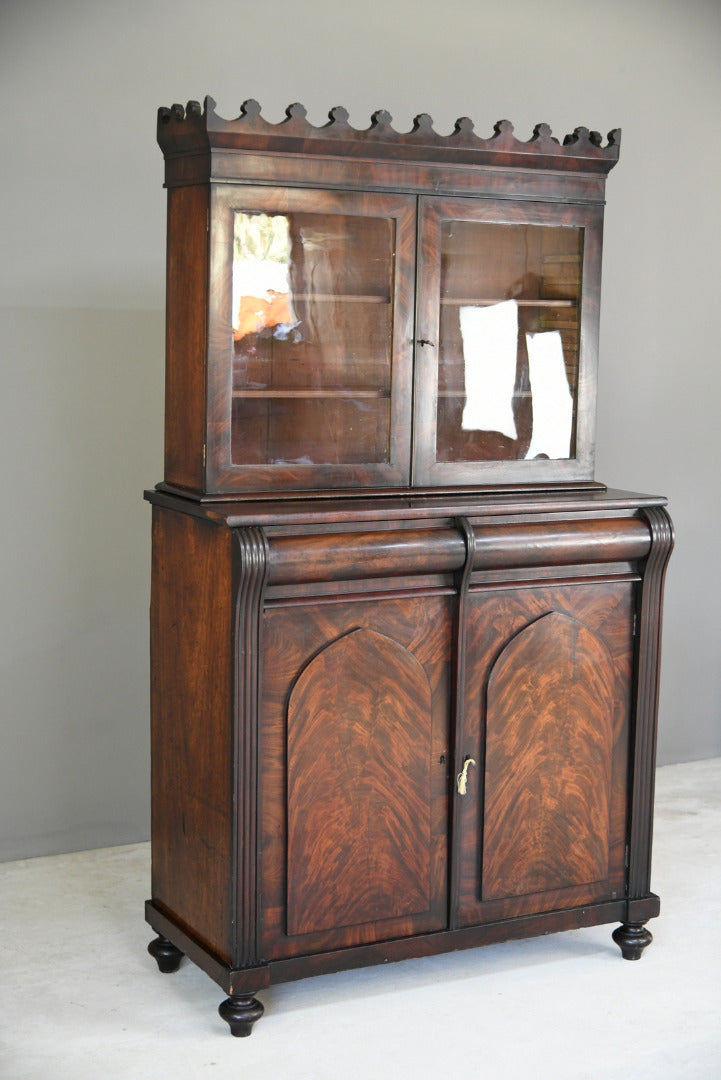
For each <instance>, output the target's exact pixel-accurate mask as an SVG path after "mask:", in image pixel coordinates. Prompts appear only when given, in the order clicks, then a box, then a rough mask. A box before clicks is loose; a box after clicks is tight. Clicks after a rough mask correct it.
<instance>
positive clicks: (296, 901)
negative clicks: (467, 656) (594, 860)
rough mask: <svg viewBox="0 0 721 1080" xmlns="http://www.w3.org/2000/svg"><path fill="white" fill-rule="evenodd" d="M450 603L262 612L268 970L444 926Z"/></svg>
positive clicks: (355, 603) (278, 607) (405, 601)
mask: <svg viewBox="0 0 721 1080" xmlns="http://www.w3.org/2000/svg"><path fill="white" fill-rule="evenodd" d="M453 600H454V598H453V596H452V595H448V594H447V592H443V593H441V592H438V593H433V592H431V591H427V592H425V593H424V594H423V595H413V593H410V594H409V595H404V596H402V597H397V596H396V597H393V598H389V599H379V598H377V597H375V598H373V599H369V598H364V597H362V596H357V597H354V598H348V599H345V600H343V601H340V600H338V599H337V598H331V599H330V600H329V601H327V602H326V601H325V600H321V599H314V600H309V601H308V602H306V603H294V604H289V605H288V606H286V605H284V604H282V603H274V604H273V606H272V607H270V608H268V609H267V610H266V614H265V618H264V626H263V692H262V701H261V714H262V728H261V732H260V743H261V759H260V760H261V763H260V783H261V829H262V836H261V886H262V943H261V954H262V958H263V959H265V960H269V959H272V958H279V957H283V956H298V955H305V954H308V953H310V952H315V951H318V950H327V949H336V948H345V947H347V946H349V945H360V944H365V943H368V942H372V941H381V940H389V939H391V938H395V937H403V936H405V935H409V934H410V935H413V934H419V933H423V932H426V931H429V930H440V929H443V928H444V927H445V926H446V924H447V888H446V885H447V859H448V851H447V843H448V782H449V773H450V767H449V760H450V758H449V737H450V732H449V707H448V702H449V700H450V693H451V691H450V676H451V630H452V610H453ZM333 643H336V644H335V647H334V644H333ZM371 662H372V666H369V664H371ZM396 669H397V670H396ZM334 680H337V681H334ZM324 696H325V698H326V700H325V701H323V700H322V699H323V697H324ZM366 706H367V707H369V708H371V709H375V710H376V715H377V717H378V721H379V722H377V723H374V721H373V719H372V718H369V717H368V716H366V715H364V707H366ZM394 711H395V714H394ZM317 729H321V730H320V732H319V734H316V731H317ZM366 753H367V754H368V758H367V759H364V754H366ZM406 769H407V770H408V774H407V775H405V772H406ZM354 777H355V779H354ZM356 780H357V781H358V785H357V786H356V787H355V788H352V789H349V790H347V791H343V792H341V791H340V786H341V785H343V784H346V783H347V784H354V785H355V782H356ZM311 798H317V799H318V804H317V805H316V806H315V807H314V806H312V805H311ZM422 799H424V800H425V801H426V803H427V805H426V808H425V809H423V808H422V807H421V806H420V801H421V800H422ZM383 804H385V805H383ZM374 814H376V815H378V817H379V820H378V821H374V820H373V819H372V816H373V815H374ZM306 816H307V818H306ZM351 827H352V828H351ZM346 828H348V831H347V832H346ZM354 831H355V832H356V833H357V834H356V835H353V832H354ZM365 844H371V845H375V848H374V850H370V851H364V845H365ZM324 858H329V859H330V860H331V862H332V867H335V871H337V872H335V871H334V870H333V869H332V867H331V866H329V867H327V868H324V867H323V865H322V862H323V859H324ZM376 858H377V859H378V865H376V864H375V860H376ZM306 863H309V864H310V865H309V866H306V865H305V864H306ZM384 871H388V872H389V873H390V875H391V877H390V878H389V885H388V895H387V896H385V897H384V896H383V895H382V892H383V885H382V880H381V879H382V877H383V872H384ZM366 875H369V877H370V882H369V889H368V891H366V888H365V876H366ZM398 887H399V888H400V890H401V892H400V893H399V895H398V896H394V895H393V893H394V891H395V890H396V888H398ZM323 890H326V891H325V892H324V891H323ZM354 890H361V892H360V894H359V896H358V897H357V898H354V897H353V895H352V894H353V892H354ZM426 893H428V896H426ZM314 905H315V907H314ZM334 917H335V918H337V919H338V922H339V924H340V925H338V926H335V927H334V926H333V925H331V919H332V918H334ZM352 920H364V921H360V922H355V923H353V922H352Z"/></svg>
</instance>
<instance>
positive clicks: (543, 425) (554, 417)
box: [526, 330, 573, 458]
mask: <svg viewBox="0 0 721 1080" xmlns="http://www.w3.org/2000/svg"><path fill="white" fill-rule="evenodd" d="M526 347H527V349H528V376H529V382H530V384H531V400H532V401H533V433H532V435H531V445H530V447H529V448H528V451H527V452H526V457H527V458H536V457H544V458H567V457H569V456H570V454H571V436H572V433H573V399H572V397H571V390H570V387H569V385H568V376H567V374H566V365H565V364H564V362H563V342H562V340H561V335H560V333H559V332H558V330H548V331H546V332H545V333H539V334H526Z"/></svg>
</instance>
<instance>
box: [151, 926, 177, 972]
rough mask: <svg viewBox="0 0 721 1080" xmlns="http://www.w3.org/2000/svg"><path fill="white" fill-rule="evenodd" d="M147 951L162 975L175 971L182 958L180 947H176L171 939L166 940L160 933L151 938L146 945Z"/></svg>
mask: <svg viewBox="0 0 721 1080" xmlns="http://www.w3.org/2000/svg"><path fill="white" fill-rule="evenodd" d="M148 952H149V953H150V955H151V956H152V957H153V958H154V959H155V960H156V962H157V964H158V968H159V970H160V971H162V972H163V974H164V975H168V974H170V973H171V972H173V971H177V970H178V968H179V967H180V961H181V960H182V959H183V954H182V952H181V951H180V949H176V947H175V945H173V943H172V941H168V939H167V938H165V937H162V935H158V937H156V938H153V940H152V941H151V942H150V944H149V945H148Z"/></svg>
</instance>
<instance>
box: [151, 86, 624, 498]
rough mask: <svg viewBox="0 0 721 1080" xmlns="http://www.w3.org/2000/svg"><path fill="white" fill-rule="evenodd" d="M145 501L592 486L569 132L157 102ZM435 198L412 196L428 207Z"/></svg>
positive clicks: (586, 292) (584, 260) (614, 140)
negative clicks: (236, 111) (153, 478)
mask: <svg viewBox="0 0 721 1080" xmlns="http://www.w3.org/2000/svg"><path fill="white" fill-rule="evenodd" d="M158 141H159V143H160V145H161V147H162V149H163V152H164V155H165V162H166V187H167V188H168V269H167V370H166V447H165V463H166V464H165V483H164V485H163V486H164V487H166V488H169V489H173V490H177V491H182V492H183V493H185V494H188V495H191V496H194V497H196V498H213V497H222V496H234V495H237V494H239V493H242V492H244V491H248V492H255V493H259V492H272V493H275V494H277V493H278V492H280V491H284V490H285V491H301V490H308V491H312V490H318V489H330V488H332V489H336V490H338V489H343V488H346V489H354V490H358V489H359V488H368V489H375V490H377V489H396V490H397V489H399V488H400V489H402V488H405V487H409V486H412V487H414V488H423V487H429V488H434V489H437V488H440V487H448V488H450V487H458V486H477V485H484V484H487V485H493V486H505V485H508V484H518V483H520V484H525V483H533V484H538V483H543V484H547V483H574V484H575V483H579V482H584V481H591V480H592V479H593V444H594V414H595V395H596V367H597V353H598V310H599V291H600V277H601V232H602V220H603V199H604V186H605V177H606V174H607V173H608V171H609V170H610V169H611V168H612V166H613V165H614V164H615V162H616V160H617V158H618V149H619V134H618V132H612V133H611V135H610V136H609V139H608V142H607V144H606V145H605V146H604V145H602V140H601V138H600V136H598V135H597V134H596V133H593V132H591V133H589V132H588V131H587V130H585V129H583V128H580V129H577V130H576V131H575V132H574V134H573V135H571V136H567V138H566V140H565V141H564V143H563V144H561V143H559V142H558V141H557V140H556V139H554V138H553V137H552V136H551V133H550V130H549V129H548V128H547V127H546V126H545V125H539V126H538V127H537V128H536V129H535V131H534V133H533V136H532V138H531V139H530V140H529V141H528V142H520V141H518V140H517V139H516V138H515V136H514V135H513V129H512V126H511V125H510V124H508V123H507V122H505V121H503V122H501V123H499V124H496V127H495V132H494V134H493V135H492V136H491V137H490V138H489V139H483V138H479V137H477V136H476V135H475V134H474V133H473V129H472V125H471V123H470V121H467V120H460V121H458V122H457V123H456V126H455V130H454V132H453V133H452V134H451V135H448V136H440V135H437V134H436V133H435V131H434V130H433V128H432V126H431V122H430V119H429V118H428V117H426V116H420V117H418V118H417V119H416V121H415V123H414V126H413V129H412V131H410V132H409V133H408V134H406V135H399V134H398V133H396V132H395V131H394V130H393V129H392V127H391V126H390V117H389V116H388V115H387V114H385V113H376V114H375V115H374V117H373V118H372V122H371V126H370V127H369V128H368V129H367V130H364V131H357V130H354V129H352V128H351V127H350V126H349V125H348V122H347V115H346V113H345V111H344V110H342V109H334V110H333V111H332V112H331V114H330V120H329V123H328V124H327V125H325V126H324V127H320V128H315V127H313V126H311V125H310V124H309V123H308V122H307V120H306V118H305V112H304V110H303V109H302V108H301V107H300V106H293V107H291V108H290V109H289V110H288V112H287V116H286V119H285V120H284V121H282V122H281V123H279V124H271V123H268V122H266V121H265V120H264V119H263V118H262V117H261V116H260V112H259V108H258V106H257V105H256V103H255V102H246V103H245V105H244V106H243V108H242V111H241V115H240V117H239V118H238V119H237V120H233V121H225V120H223V119H221V118H220V117H218V116H217V114H216V113H215V111H214V103H213V102H212V100H211V99H206V103H205V108H204V110H201V108H200V106H199V105H198V104H197V103H194V102H191V103H189V105H188V107H187V108H186V109H183V108H182V107H180V106H174V107H173V108H172V109H161V110H160V112H159V116H158ZM428 192H433V194H428Z"/></svg>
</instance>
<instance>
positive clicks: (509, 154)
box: [158, 97, 621, 173]
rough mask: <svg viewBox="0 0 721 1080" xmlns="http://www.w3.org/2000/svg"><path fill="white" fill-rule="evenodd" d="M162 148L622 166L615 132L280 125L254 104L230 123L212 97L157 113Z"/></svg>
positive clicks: (423, 124)
mask: <svg viewBox="0 0 721 1080" xmlns="http://www.w3.org/2000/svg"><path fill="white" fill-rule="evenodd" d="M158 142H159V143H160V146H161V147H162V149H163V152H164V153H165V155H166V157H170V156H174V155H177V154H187V153H190V152H202V151H208V150H215V149H219V150H223V149H226V150H249V151H275V152H280V153H283V152H285V153H291V152H295V153H304V152H305V153H313V154H329V155H333V156H336V157H339V156H340V157H363V158H368V157H371V158H375V157H386V158H388V157H391V156H392V157H393V159H394V160H397V161H416V162H418V161H421V162H425V161H436V162H437V161H443V162H448V163H461V164H479V165H498V166H506V167H508V166H513V167H516V168H540V169H554V170H555V169H560V170H572V171H579V172H591V173H607V172H608V171H609V170H610V169H612V168H613V166H614V165H615V164H616V162H617V161H618V155H619V148H620V144H621V132H620V129H618V128H616V129H614V130H613V131H610V132H609V134H608V137H607V142H606V145H605V146H604V145H603V139H602V136H601V135H600V134H599V133H598V132H597V131H589V129H588V128H585V127H577V128H576V129H575V130H574V131H573V132H571V134H570V135H566V136H565V138H564V139H563V141H560V140H559V139H556V138H555V137H554V136H553V134H552V133H551V129H550V127H549V126H548V124H537V125H536V126H535V128H534V129H533V134H532V135H531V138H530V139H529V140H528V141H527V142H523V141H521V140H519V139H517V138H516V136H515V134H514V130H513V124H511V123H510V121H508V120H499V121H498V122H497V123H496V124H494V126H493V134H492V135H491V136H490V137H489V138H487V139H484V138H482V137H481V136H478V135H476V134H475V132H474V128H473V122H472V121H471V120H469V119H468V117H466V116H464V117H461V118H460V119H459V120H456V123H455V125H454V128H453V131H452V132H451V133H450V135H440V134H438V132H436V131H435V130H434V128H433V121H432V120H431V117H430V116H429V115H428V114H427V113H420V114H419V115H418V116H416V118H415V120H414V121H413V127H412V128H411V130H410V131H408V132H398V131H395V130H394V128H393V127H392V124H391V116H390V113H388V112H386V110H385V109H379V110H378V111H377V112H374V113H373V115H372V116H371V120H370V126H369V127H367V128H365V129H360V130H359V129H356V128H353V127H351V126H350V124H349V123H348V111H347V109H344V108H343V107H341V106H336V107H335V108H333V109H331V110H330V112H329V114H328V122H327V123H326V124H323V125H322V126H321V127H314V126H313V125H312V124H310V123H309V122H308V120H307V113H306V109H305V108H304V106H303V105H300V104H297V103H296V104H294V105H289V106H288V108H287V109H286V110H285V118H284V119H283V120H281V121H280V122H279V123H277V124H273V123H270V122H269V121H267V120H265V119H264V118H263V117H262V116H261V109H260V105H259V104H258V102H257V101H254V100H253V99H252V98H251V99H249V100H248V101H245V102H244V103H243V105H242V106H241V110H240V115H239V116H238V117H237V118H236V119H235V120H224V119H223V118H222V117H221V116H218V114H217V113H216V111H215V102H214V101H213V99H212V98H211V97H206V98H205V103H204V107H203V108H202V109H201V106H200V104H199V103H198V102H197V101H189V102H188V104H187V105H186V106H185V108H183V106H182V105H173V106H172V107H171V108H161V109H159V110H158Z"/></svg>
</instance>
